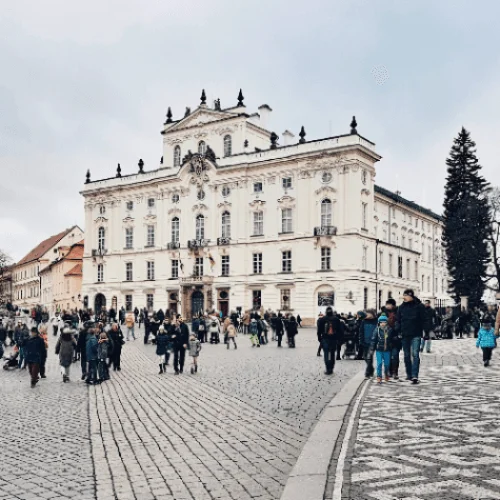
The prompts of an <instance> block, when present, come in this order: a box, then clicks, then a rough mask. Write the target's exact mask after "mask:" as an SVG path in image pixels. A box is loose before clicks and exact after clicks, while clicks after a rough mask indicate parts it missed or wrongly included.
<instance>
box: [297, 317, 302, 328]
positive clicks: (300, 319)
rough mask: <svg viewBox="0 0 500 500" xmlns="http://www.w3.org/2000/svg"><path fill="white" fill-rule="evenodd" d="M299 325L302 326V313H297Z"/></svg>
mask: <svg viewBox="0 0 500 500" xmlns="http://www.w3.org/2000/svg"><path fill="white" fill-rule="evenodd" d="M297 325H299V327H300V328H302V318H301V317H300V314H297Z"/></svg>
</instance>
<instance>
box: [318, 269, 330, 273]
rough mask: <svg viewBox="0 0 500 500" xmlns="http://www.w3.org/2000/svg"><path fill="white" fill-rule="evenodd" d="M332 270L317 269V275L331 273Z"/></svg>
mask: <svg viewBox="0 0 500 500" xmlns="http://www.w3.org/2000/svg"><path fill="white" fill-rule="evenodd" d="M332 271H333V269H318V270H317V271H316V272H317V273H331V272H332Z"/></svg>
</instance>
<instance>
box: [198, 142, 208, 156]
mask: <svg viewBox="0 0 500 500" xmlns="http://www.w3.org/2000/svg"><path fill="white" fill-rule="evenodd" d="M206 151H207V145H206V144H205V141H200V142H199V143H198V153H199V154H200V155H204V154H205V153H206Z"/></svg>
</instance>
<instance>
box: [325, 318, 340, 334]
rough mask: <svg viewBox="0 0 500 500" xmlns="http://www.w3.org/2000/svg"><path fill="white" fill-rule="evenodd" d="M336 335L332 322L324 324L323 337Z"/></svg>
mask: <svg viewBox="0 0 500 500" xmlns="http://www.w3.org/2000/svg"><path fill="white" fill-rule="evenodd" d="M336 333H337V331H336V329H335V324H334V323H333V321H327V322H326V323H325V335H328V336H333V335H335V334H336Z"/></svg>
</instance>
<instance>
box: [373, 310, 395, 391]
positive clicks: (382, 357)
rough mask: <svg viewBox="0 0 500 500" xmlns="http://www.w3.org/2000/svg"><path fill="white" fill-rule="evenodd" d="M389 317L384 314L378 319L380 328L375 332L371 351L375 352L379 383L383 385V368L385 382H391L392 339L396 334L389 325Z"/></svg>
mask: <svg viewBox="0 0 500 500" xmlns="http://www.w3.org/2000/svg"><path fill="white" fill-rule="evenodd" d="M387 321H388V320H387V316H386V315H385V314H382V315H381V316H379V318H378V326H377V328H375V330H374V331H373V338H372V344H371V346H370V350H371V351H375V356H376V359H377V382H378V383H379V384H382V366H383V367H384V374H385V381H386V382H389V380H390V363H391V350H392V338H393V336H394V332H393V330H392V328H391V327H390V326H389V325H388V323H387Z"/></svg>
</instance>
